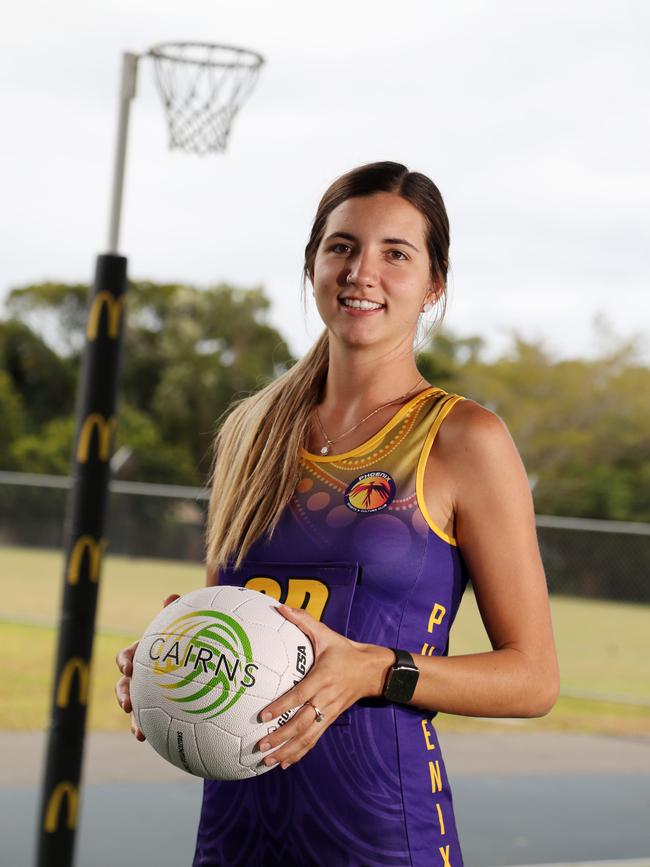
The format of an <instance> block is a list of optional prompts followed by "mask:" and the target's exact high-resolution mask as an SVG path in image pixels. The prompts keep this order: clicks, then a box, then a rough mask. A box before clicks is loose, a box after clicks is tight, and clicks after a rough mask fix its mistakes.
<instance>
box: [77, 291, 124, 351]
mask: <svg viewBox="0 0 650 867" xmlns="http://www.w3.org/2000/svg"><path fill="white" fill-rule="evenodd" d="M104 305H106V307H107V309H108V317H107V319H108V329H107V334H108V336H109V337H110V338H112V339H113V340H116V339H117V338H118V337H119V334H120V323H121V321H122V312H123V310H124V297H123V296H120V297H119V298H116V297H115V296H114V295H111V293H110V292H106V291H105V290H104V291H102V292H98V293H97V295H95V297H94V298H93V301H92V305H91V307H90V313H89V314H88V324H87V325H86V337H87V338H88V340H96V339H97V333H98V331H99V320H100V319H101V315H102V308H103V307H104Z"/></svg>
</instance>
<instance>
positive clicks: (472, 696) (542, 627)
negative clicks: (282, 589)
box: [367, 400, 559, 717]
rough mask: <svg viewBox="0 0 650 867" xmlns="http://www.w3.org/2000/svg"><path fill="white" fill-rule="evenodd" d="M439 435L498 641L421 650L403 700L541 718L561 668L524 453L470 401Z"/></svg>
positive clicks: (381, 658) (440, 454) (441, 457)
mask: <svg viewBox="0 0 650 867" xmlns="http://www.w3.org/2000/svg"><path fill="white" fill-rule="evenodd" d="M436 442H437V447H436V456H435V461H436V463H437V465H438V466H440V465H443V466H444V467H445V478H446V479H447V480H451V491H452V497H453V503H454V511H455V516H456V540H457V542H458V545H459V549H460V552H461V554H462V556H463V559H464V560H465V563H466V565H467V567H468V569H469V573H470V575H471V579H472V584H473V586H474V592H475V595H476V601H477V603H478V607H479V610H480V613H481V617H482V619H483V623H484V625H485V628H486V631H487V634H488V636H489V638H490V642H491V644H492V647H493V648H494V649H493V650H492V651H490V652H487V653H472V654H467V655H463V656H450V657H430V656H421V657H420V656H418V657H417V660H416V664H417V665H418V667H419V668H420V677H419V680H418V684H417V687H416V689H415V692H414V694H413V698H412V699H411V701H410V702H409V704H412V705H415V706H416V707H422V708H430V709H431V710H440V711H443V712H445V713H455V714H463V715H467V716H485V717H503V716H507V717H534V716H543V715H544V714H546V713H548V711H549V710H550V709H551V708H552V707H553V705H554V704H555V701H556V699H557V695H558V690H559V672H558V664H557V657H556V653H555V644H554V640H553V631H552V626H551V617H550V611H549V604H548V593H547V589H546V579H545V577H544V569H543V566H542V562H541V558H540V553H539V547H538V544H537V533H536V529H535V515H534V510H533V501H532V496H531V493H530V488H529V485H528V479H527V477H526V472H525V470H524V466H523V464H522V461H521V458H520V456H519V453H518V452H517V449H516V447H515V444H514V442H513V440H512V437H511V436H510V434H509V432H508V430H507V428H506V426H505V424H504V423H503V422H502V421H501V419H500V418H499V417H498V416H496V415H495V414H494V413H492V412H490V411H489V410H487V409H485V408H484V407H482V406H480V405H479V404H477V403H474V401H469V400H468V401H463V402H462V403H459V404H457V405H456V407H454V409H453V411H452V412H451V413H450V414H449V415H448V417H447V418H446V419H445V422H444V423H443V424H442V425H441V427H440V431H439V432H438V438H437V441H436ZM367 647H368V648H369V653H370V654H371V655H372V654H373V651H372V649H371V648H372V647H373V645H368V646H367ZM382 651H384V652H382ZM374 656H375V659H376V665H377V667H379V668H381V670H382V673H385V672H387V671H388V669H389V668H390V666H391V665H392V661H393V660H392V658H391V659H390V660H388V662H387V659H386V653H385V648H376V649H375V650H374ZM391 657H392V654H391Z"/></svg>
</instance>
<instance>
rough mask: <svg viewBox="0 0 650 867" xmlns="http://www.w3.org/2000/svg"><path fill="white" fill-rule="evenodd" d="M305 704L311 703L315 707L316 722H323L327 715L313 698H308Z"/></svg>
mask: <svg viewBox="0 0 650 867" xmlns="http://www.w3.org/2000/svg"><path fill="white" fill-rule="evenodd" d="M305 704H310V705H311V706H312V707H313V708H314V713H315V714H316V722H323V720H324V719H325V716H324V715H323V714H322V713H321V712H320V710H319V709H318V708H317V707H316V705H315V704H314V702H313V701H312V700H311V699H309V698H308V699H307V701H306V702H305Z"/></svg>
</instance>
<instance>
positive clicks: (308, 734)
mask: <svg viewBox="0 0 650 867" xmlns="http://www.w3.org/2000/svg"><path fill="white" fill-rule="evenodd" d="M307 709H308V710H310V711H312V712H313V708H312V707H311V706H310V705H306V707H305V710H307ZM326 719H327V717H326ZM332 719H333V717H332ZM327 727H328V723H326V721H325V720H323V722H322V723H315V719H314V717H313V716H310V717H309V723H308V725H307V726H306V727H305V728H304V729H303V730H302V731H301V732H300V733H299V734H296V735H294V737H292V738H291V739H290V740H287V742H286V743H284V744H283V745H282V746H281V747H279V748H278V749H277V750H276V751H275V752H274V753H273V755H271V756H267V757H265V758H264V759H263V760H262V763H263V764H264V765H267V766H269V765H275V764H279V765H280V767H281V768H282V769H283V770H285V769H286V768H288V767H289V766H290V765H295V764H296V762H299V761H300V759H302V758H303V757H304V756H305V755H307V753H308V752H309V750H311V749H313V747H314V746H315V744H316V742H317V741H318V740H319V738H320V737H321V735H322V734H323V732H324V731H325V730H326V729H327ZM283 728H284V726H283Z"/></svg>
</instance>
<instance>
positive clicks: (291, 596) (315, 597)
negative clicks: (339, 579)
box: [285, 578, 329, 620]
mask: <svg viewBox="0 0 650 867" xmlns="http://www.w3.org/2000/svg"><path fill="white" fill-rule="evenodd" d="M328 596H329V588H328V586H327V585H326V584H323V582H322V581H318V580H317V579H316V578H289V580H288V582H287V599H286V603H285V604H286V605H288V606H289V608H304V609H305V611H307V613H308V614H311V616H312V617H313V618H315V619H316V620H320V619H321V617H322V616H323V611H324V610H325V605H326V603H327V598H328ZM305 603H306V604H305Z"/></svg>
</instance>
